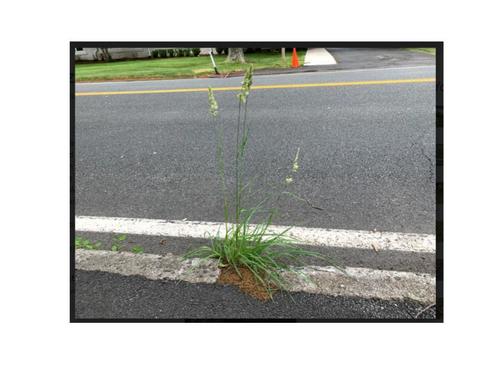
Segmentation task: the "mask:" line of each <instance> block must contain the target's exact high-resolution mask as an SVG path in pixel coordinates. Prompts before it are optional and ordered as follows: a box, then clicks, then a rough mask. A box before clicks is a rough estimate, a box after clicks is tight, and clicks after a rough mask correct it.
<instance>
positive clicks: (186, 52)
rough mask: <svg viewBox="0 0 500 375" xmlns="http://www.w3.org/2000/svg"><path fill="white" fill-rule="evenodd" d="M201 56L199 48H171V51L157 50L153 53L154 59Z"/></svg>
mask: <svg viewBox="0 0 500 375" xmlns="http://www.w3.org/2000/svg"><path fill="white" fill-rule="evenodd" d="M199 54H200V49H199V48H169V49H155V50H153V51H152V52H151V56H152V57H153V58H155V59H156V58H167V57H189V56H198V55H199Z"/></svg>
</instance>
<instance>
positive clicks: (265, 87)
mask: <svg viewBox="0 0 500 375" xmlns="http://www.w3.org/2000/svg"><path fill="white" fill-rule="evenodd" d="M435 81H436V79H435V78H412V79H388V80H382V81H350V82H323V83H292V84H284V85H256V86H252V90H269V89H298V88H308V87H340V86H362V85H391V84H398V83H425V82H435ZM240 89H241V87H240V86H234V87H233V86H232V87H214V88H212V90H213V91H238V90H240ZM206 91H208V88H206V87H201V88H188V89H165V90H134V91H89V92H84V91H80V92H77V93H75V96H98V95H106V96H107V95H141V94H167V93H175V92H206Z"/></svg>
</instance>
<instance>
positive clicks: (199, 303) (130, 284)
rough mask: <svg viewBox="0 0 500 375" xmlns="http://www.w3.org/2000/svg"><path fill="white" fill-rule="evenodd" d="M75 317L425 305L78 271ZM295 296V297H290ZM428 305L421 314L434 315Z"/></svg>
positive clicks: (397, 315) (306, 314)
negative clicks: (264, 293)
mask: <svg viewBox="0 0 500 375" xmlns="http://www.w3.org/2000/svg"><path fill="white" fill-rule="evenodd" d="M75 286H76V288H75V289H76V294H75V296H76V304H75V318H76V319H120V318H121V319H415V317H416V316H417V314H418V313H419V312H420V311H421V310H423V309H424V308H425V306H423V305H420V304H418V303H415V302H413V301H409V300H405V301H403V300H401V301H399V300H398V301H386V300H378V299H363V298H358V297H330V296H324V295H316V294H309V293H291V296H290V295H288V294H286V293H281V294H278V295H275V296H274V299H273V301H268V302H261V301H258V300H255V299H253V298H252V297H249V296H247V295H245V294H243V293H241V292H240V291H238V290H237V289H236V288H234V287H233V286H226V285H224V286H223V285H218V284H216V285H213V284H211V285H208V284H201V283H200V284H190V283H185V282H172V281H153V280H148V279H145V278H142V277H137V276H121V275H117V274H111V273H106V272H89V271H76V284H75ZM292 298H293V299H292ZM435 318H436V312H435V309H433V308H432V309H429V310H427V311H425V312H424V313H422V314H421V315H420V316H419V319H435Z"/></svg>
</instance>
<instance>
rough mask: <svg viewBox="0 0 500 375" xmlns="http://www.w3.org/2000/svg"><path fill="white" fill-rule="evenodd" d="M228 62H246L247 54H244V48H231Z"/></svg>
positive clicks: (228, 53)
mask: <svg viewBox="0 0 500 375" xmlns="http://www.w3.org/2000/svg"><path fill="white" fill-rule="evenodd" d="M226 62H233V63H234V62H237V63H241V64H244V63H245V55H244V54H243V48H229V49H228V52H227V59H226Z"/></svg>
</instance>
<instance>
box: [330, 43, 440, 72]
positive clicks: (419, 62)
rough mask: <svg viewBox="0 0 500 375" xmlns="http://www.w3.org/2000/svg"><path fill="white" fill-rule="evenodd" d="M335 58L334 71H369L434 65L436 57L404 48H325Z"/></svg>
mask: <svg viewBox="0 0 500 375" xmlns="http://www.w3.org/2000/svg"><path fill="white" fill-rule="evenodd" d="M327 51H328V52H330V54H331V55H332V56H333V57H334V58H335V60H336V61H337V65H335V66H334V67H335V68H334V69H336V70H337V69H370V68H388V67H398V66H401V67H404V66H427V65H435V64H436V57H435V56H434V55H431V54H428V53H424V52H414V51H409V50H407V49H404V48H327Z"/></svg>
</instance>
